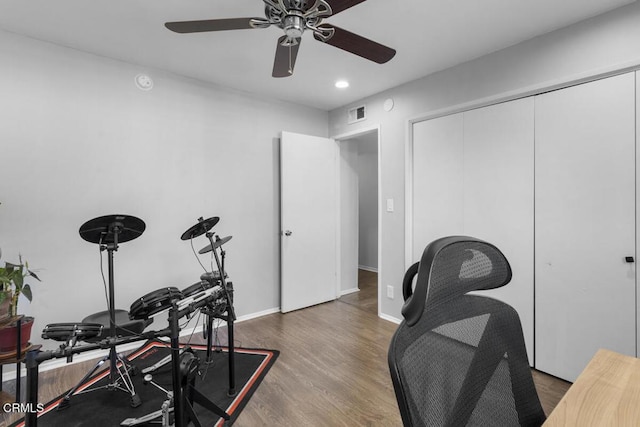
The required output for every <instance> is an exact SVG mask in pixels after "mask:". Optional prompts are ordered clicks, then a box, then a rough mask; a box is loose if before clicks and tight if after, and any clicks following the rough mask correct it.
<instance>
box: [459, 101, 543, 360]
mask: <svg viewBox="0 0 640 427" xmlns="http://www.w3.org/2000/svg"><path fill="white" fill-rule="evenodd" d="M533 126H534V124H533V99H532V98H523V99H518V100H515V101H510V102H503V103H501V104H497V105H492V106H489V107H484V108H478V109H475V110H472V111H467V112H465V113H464V155H463V158H464V234H465V235H469V236H474V237H477V238H480V239H484V240H486V241H488V242H490V243H492V244H494V245H496V246H497V247H498V248H499V249H500V250H501V251H502V252H503V253H504V255H505V256H506V257H507V260H509V264H511V270H512V271H513V277H512V279H511V282H510V283H509V284H508V285H506V286H504V287H502V288H499V289H493V290H490V291H483V292H481V294H482V295H488V296H491V297H494V298H497V299H499V300H501V301H504V302H506V303H508V304H509V305H511V306H512V307H513V308H515V309H516V310H517V311H518V315H519V316H520V323H521V324H522V329H523V333H524V338H525V343H526V346H527V353H528V356H529V362H530V363H531V364H533V355H534V348H533V345H534V341H533V319H534V316H533V147H534V145H533V144H534V133H533Z"/></svg>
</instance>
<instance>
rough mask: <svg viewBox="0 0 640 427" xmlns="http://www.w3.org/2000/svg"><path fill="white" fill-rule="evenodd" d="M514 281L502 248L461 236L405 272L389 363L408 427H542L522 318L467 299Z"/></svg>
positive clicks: (429, 250) (433, 247)
mask: <svg viewBox="0 0 640 427" xmlns="http://www.w3.org/2000/svg"><path fill="white" fill-rule="evenodd" d="M416 276H417V277H416ZM414 278H415V286H414ZM510 280H511V267H510V266H509V262H508V261H507V259H506V258H505V257H504V255H503V254H502V252H500V250H499V249H498V248H496V247H495V246H493V245H491V244H489V243H486V242H483V241H481V240H478V239H475V238H472V237H464V236H451V237H445V238H441V239H438V240H435V241H434V242H432V243H431V244H429V245H428V246H427V247H426V248H425V250H424V252H423V254H422V258H421V260H420V262H419V263H416V264H414V265H412V266H411V267H410V268H409V269H408V270H407V272H406V273H405V276H404V280H403V289H402V292H403V296H404V299H405V303H404V306H403V307H402V315H403V316H404V320H403V322H402V323H401V324H400V326H399V327H398V330H397V331H396V332H395V334H394V336H393V338H392V341H391V345H390V348H389V358H388V360H389V369H390V371H391V379H392V381H393V387H394V390H395V394H396V399H397V401H398V407H399V409H400V415H401V416H402V422H403V424H404V425H405V426H415V427H417V426H451V427H459V426H466V425H472V426H492V427H493V426H501V427H502V426H518V425H519V426H540V425H542V423H543V422H544V420H545V414H544V411H543V410H542V406H541V405H540V400H539V399H538V394H537V392H536V389H535V385H534V383H533V377H532V375H531V370H530V367H529V362H528V359H527V353H526V349H525V344H524V337H523V335H522V326H521V325H520V319H519V317H518V314H517V312H516V311H515V310H514V309H513V308H512V307H511V306H509V305H508V304H505V303H504V302H501V301H498V300H496V299H493V298H489V297H486V296H480V295H477V294H474V295H468V294H467V293H468V292H470V291H481V290H487V289H494V288H499V287H501V286H504V285H506V284H507V283H509V281H510Z"/></svg>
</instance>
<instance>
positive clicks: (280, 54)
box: [272, 36, 302, 77]
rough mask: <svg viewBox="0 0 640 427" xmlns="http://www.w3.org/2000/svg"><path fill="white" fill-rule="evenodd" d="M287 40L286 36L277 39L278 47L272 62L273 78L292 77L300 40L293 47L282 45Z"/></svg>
mask: <svg viewBox="0 0 640 427" xmlns="http://www.w3.org/2000/svg"><path fill="white" fill-rule="evenodd" d="M286 40H287V36H282V37H280V38H279V39H278V47H277V48H276V58H275V60H274V61H273V73H272V76H273V77H289V76H291V75H293V67H294V66H295V65H296V58H297V57H298V49H299V48H300V41H301V40H302V39H301V38H297V39H295V40H296V41H297V43H296V44H294V45H288V46H287V45H283V42H285V41H286Z"/></svg>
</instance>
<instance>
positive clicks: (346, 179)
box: [339, 140, 358, 295]
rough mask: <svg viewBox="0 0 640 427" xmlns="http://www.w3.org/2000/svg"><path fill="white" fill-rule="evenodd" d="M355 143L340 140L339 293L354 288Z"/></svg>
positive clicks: (355, 271) (356, 189)
mask: <svg viewBox="0 0 640 427" xmlns="http://www.w3.org/2000/svg"><path fill="white" fill-rule="evenodd" d="M357 164H358V144H355V143H353V142H352V141H351V140H346V141H340V273H339V274H340V294H341V295H342V294H346V293H351V292H354V291H356V290H357V289H358V236H357V234H356V233H357V232H358V172H357Z"/></svg>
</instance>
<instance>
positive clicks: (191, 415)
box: [184, 401, 202, 427]
mask: <svg viewBox="0 0 640 427" xmlns="http://www.w3.org/2000/svg"><path fill="white" fill-rule="evenodd" d="M184 410H185V412H186V416H187V424H189V421H191V422H192V423H193V425H194V427H202V424H200V420H199V419H198V416H197V415H196V411H194V410H193V406H191V403H189V402H188V401H187V402H185V404H184Z"/></svg>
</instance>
